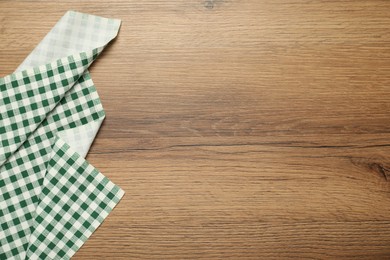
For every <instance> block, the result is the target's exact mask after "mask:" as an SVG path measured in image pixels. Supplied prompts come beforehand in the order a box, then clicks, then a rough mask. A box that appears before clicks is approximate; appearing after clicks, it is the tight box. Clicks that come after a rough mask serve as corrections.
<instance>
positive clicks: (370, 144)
mask: <svg viewBox="0 0 390 260" xmlns="http://www.w3.org/2000/svg"><path fill="white" fill-rule="evenodd" d="M67 10H77V11H81V12H87V13H91V14H96V15H101V16H106V17H112V18H119V19H122V22H123V23H122V27H121V31H120V33H119V36H118V38H117V39H116V40H115V41H114V42H113V44H111V45H110V46H109V47H108V48H107V49H106V50H105V51H104V53H103V54H102V56H101V57H100V58H99V59H98V61H97V62H96V63H95V64H94V65H93V67H92V69H91V73H92V77H93V80H94V82H95V84H96V86H97V88H98V92H99V94H100V96H101V99H102V102H103V105H104V107H105V109H106V112H107V118H106V120H105V123H104V124H103V126H102V128H101V131H100V133H99V135H98V137H97V139H96V141H95V143H94V145H93V147H92V149H91V152H90V154H89V156H88V159H89V161H90V162H91V163H92V164H93V165H95V166H96V167H97V168H98V169H100V170H101V171H102V172H103V173H104V174H105V175H106V176H108V177H109V178H111V179H112V180H113V181H114V182H115V183H117V184H118V185H119V186H121V187H122V188H123V189H124V190H125V191H126V195H125V197H124V198H123V200H122V201H121V203H120V204H119V205H118V206H117V207H116V208H115V210H114V211H113V212H112V214H111V215H110V216H109V217H108V218H107V220H106V221H105V222H104V223H103V225H102V226H101V227H100V228H99V229H98V230H97V231H96V232H95V233H94V234H93V235H92V237H91V238H90V239H89V240H88V241H87V243H86V244H85V245H84V246H83V247H82V248H81V250H80V251H79V252H77V253H76V255H75V257H74V259H78V260H82V259H223V258H227V259H239V258H243V259H291V258H296V259H305V258H307V259H350V258H358V259H389V258H390V193H389V192H390V185H389V181H390V124H389V123H390V121H389V119H390V102H389V101H390V1H385V0H383V1H373V0H370V1H355V0H354V1H341V0H340V1H298V0H293V1H290V0H280V1H278V0H276V1H275V0H268V1H259V0H247V1H234V0H231V1H221V0H220V1H218V0H214V1H213V0H206V1H204V0H195V1H194V0H183V1H166V0H165V1H163V0H150V1H124V0H115V1H109V2H104V1H100V0H94V1H70V0H66V1H60V2H57V3H51V2H46V1H35V2H33V1H0V37H1V38H0V75H2V76H4V75H6V74H8V73H11V72H12V71H13V70H14V69H15V68H16V67H17V65H18V64H19V63H20V62H21V61H22V60H23V59H24V58H25V57H26V56H27V54H28V53H29V52H30V51H31V50H32V49H33V48H34V46H35V45H36V44H38V43H39V41H40V40H41V39H42V38H43V36H44V35H45V34H46V33H47V32H48V31H49V30H50V28H51V27H52V26H53V25H54V24H55V22H56V21H57V20H58V19H59V18H60V17H61V16H62V15H63V14H64V13H65V11H67Z"/></svg>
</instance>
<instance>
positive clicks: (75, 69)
mask: <svg viewBox="0 0 390 260" xmlns="http://www.w3.org/2000/svg"><path fill="white" fill-rule="evenodd" d="M119 26H120V21H119V20H114V19H106V18H102V17H98V16H93V15H87V14H82V13H78V12H72V11H70V12H67V13H66V14H65V15H64V16H63V17H62V18H61V20H60V21H59V22H58V23H57V24H56V25H55V27H54V28H53V29H52V30H51V31H50V32H49V34H48V35H47V36H46V37H45V38H44V39H43V40H42V42H41V43H40V44H39V45H38V46H37V47H36V48H35V49H34V51H33V52H32V53H31V54H30V55H29V56H28V57H27V58H26V60H25V61H24V62H23V63H22V64H21V65H20V66H19V68H18V69H17V71H16V72H15V73H13V74H11V75H8V76H6V77H4V78H0V259H1V260H2V259H69V258H70V257H71V256H72V255H73V254H74V253H75V252H76V251H77V250H78V249H79V248H80V247H81V246H82V245H83V243H84V242H85V241H86V240H87V239H88V237H89V236H90V235H91V234H92V233H93V232H94V230H96V228H97V227H98V226H99V225H100V224H101V223H102V222H103V220H104V219H105V218H106V217H107V215H108V214H109V213H110V211H111V210H112V209H113V208H114V207H115V205H116V204H117V203H118V202H119V200H120V199H121V198H122V196H123V194H124V192H123V190H121V189H120V188H119V187H118V186H116V185H115V184H113V183H112V182H111V181H110V180H108V179H107V178H106V177H104V175H102V174H101V173H100V172H99V171H98V170H97V169H96V168H94V167H93V166H92V165H90V164H89V163H88V162H87V161H86V160H85V159H84V157H85V155H86V153H87V152H88V149H89V147H90V145H91V143H92V141H93V139H94V137H95V135H96V133H97V131H98V129H99V127H100V125H101V122H102V121H103V119H104V117H105V113H104V110H103V107H102V105H101V103H100V99H99V96H98V94H97V92H96V88H95V86H94V84H93V82H92V79H91V77H90V75H89V72H88V70H87V69H88V67H89V65H90V64H91V63H92V62H93V61H94V60H95V59H96V58H97V56H98V55H99V54H100V52H101V51H102V50H103V49H104V47H105V46H106V45H107V44H108V42H109V41H110V40H112V39H113V38H115V36H116V34H117V32H118V30H119Z"/></svg>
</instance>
